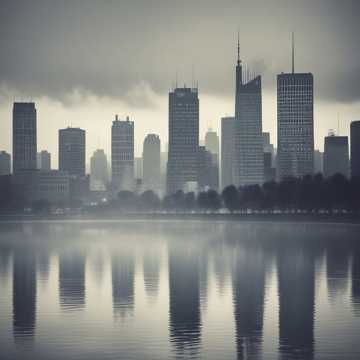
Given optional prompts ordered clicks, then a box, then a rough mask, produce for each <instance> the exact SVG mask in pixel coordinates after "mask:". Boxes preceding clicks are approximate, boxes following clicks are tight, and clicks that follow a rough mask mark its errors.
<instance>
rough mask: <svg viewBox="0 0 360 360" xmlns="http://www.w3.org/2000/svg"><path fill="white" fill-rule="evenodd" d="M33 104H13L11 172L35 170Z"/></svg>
mask: <svg viewBox="0 0 360 360" xmlns="http://www.w3.org/2000/svg"><path fill="white" fill-rule="evenodd" d="M36 144H37V143H36V108H35V103H33V102H29V103H23V102H15V103H14V106H13V152H12V155H13V172H14V173H16V172H17V171H21V170H24V169H36V152H37V150H36Z"/></svg>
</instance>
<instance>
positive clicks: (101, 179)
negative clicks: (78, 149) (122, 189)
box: [90, 149, 109, 191]
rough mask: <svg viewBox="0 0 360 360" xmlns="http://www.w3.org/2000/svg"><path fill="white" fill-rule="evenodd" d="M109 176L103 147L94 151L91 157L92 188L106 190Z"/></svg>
mask: <svg viewBox="0 0 360 360" xmlns="http://www.w3.org/2000/svg"><path fill="white" fill-rule="evenodd" d="M108 180H109V177H108V163H107V158H106V154H105V152H104V150H103V149H97V150H96V151H94V153H93V156H92V157H91V159H90V188H91V190H99V191H103V190H106V185H107V182H108Z"/></svg>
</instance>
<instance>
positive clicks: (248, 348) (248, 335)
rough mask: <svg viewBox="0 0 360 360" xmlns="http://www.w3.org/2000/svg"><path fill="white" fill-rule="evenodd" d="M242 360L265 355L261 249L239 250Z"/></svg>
mask: <svg viewBox="0 0 360 360" xmlns="http://www.w3.org/2000/svg"><path fill="white" fill-rule="evenodd" d="M232 284H233V303H234V316H235V328H236V347H237V358H238V359H247V358H248V357H249V358H251V359H257V358H260V356H261V353H260V351H261V343H262V335H263V314H264V286H265V267H264V257H263V253H262V251H261V249H260V248H251V247H249V248H241V249H236V252H235V255H234V267H233V273H232Z"/></svg>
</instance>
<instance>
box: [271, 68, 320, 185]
mask: <svg viewBox="0 0 360 360" xmlns="http://www.w3.org/2000/svg"><path fill="white" fill-rule="evenodd" d="M277 133H278V147H277V162H278V163H277V169H278V178H279V179H282V178H284V177H287V176H295V177H301V176H304V175H307V174H312V173H313V172H314V95H313V75H312V74H311V73H305V74H301V73H290V74H284V73H282V74H279V75H278V76H277Z"/></svg>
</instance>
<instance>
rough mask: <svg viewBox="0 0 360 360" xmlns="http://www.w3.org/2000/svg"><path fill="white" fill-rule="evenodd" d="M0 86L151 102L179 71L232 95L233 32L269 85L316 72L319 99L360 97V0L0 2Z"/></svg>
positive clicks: (139, 103)
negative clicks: (292, 74)
mask: <svg viewBox="0 0 360 360" xmlns="http://www.w3.org/2000/svg"><path fill="white" fill-rule="evenodd" d="M0 6H1V10H0V27H1V31H0V46H1V56H0V86H1V87H2V88H6V89H7V91H9V89H10V90H11V89H12V90H14V91H16V92H17V93H20V94H24V95H26V96H30V97H37V96H49V97H51V98H54V99H57V100H60V101H67V99H69V94H71V93H72V92H74V91H76V90H79V89H80V90H81V91H84V92H86V93H90V94H94V95H96V96H106V97H114V98H119V99H122V100H123V101H126V102H128V103H129V104H130V105H133V106H152V105H153V101H152V100H151V98H152V94H153V92H155V93H158V94H166V92H167V91H168V89H169V88H170V87H171V85H172V84H173V83H174V81H175V77H176V73H178V78H179V82H180V81H181V82H183V81H186V82H187V83H190V82H191V77H192V75H191V73H192V68H194V73H195V77H196V79H197V80H198V81H199V85H200V89H201V91H202V92H207V93H210V94H215V95H219V96H229V95H232V93H233V86H234V84H233V81H234V80H233V78H234V77H233V75H234V64H235V55H236V48H235V45H236V44H235V43H236V31H237V29H238V28H239V30H240V38H241V56H242V58H243V60H244V62H245V63H247V64H249V67H250V68H252V69H254V70H256V71H258V72H261V73H262V74H263V76H264V86H265V87H266V88H267V89H268V90H275V88H274V87H275V76H276V74H277V73H279V72H281V71H285V72H286V71H288V70H289V69H290V54H291V53H290V33H291V31H292V30H294V31H295V32H296V69H297V70H298V71H304V72H313V73H314V76H315V87H316V93H317V96H319V97H320V98H321V99H323V100H329V101H339V102H353V101H356V100H358V99H359V96H360V81H359V80H360V75H359V74H360V65H359V57H360V45H359V44H360V42H359V41H358V34H359V25H358V14H359V13H360V2H359V1H357V0H345V1H337V0H317V1H310V0H303V1H301V2H300V1H295V0H292V1H291V0H266V1H265V0H264V1H260V0H255V1H246V2H245V1H233V0H224V1H213V0H200V1H194V0H192V1H187V0H184V1H181V2H180V1H169V0H154V1H148V0H143V1H140V0H128V1H121V0H119V1H100V0H98V1H92V0H75V1H65V0H57V1H56V2H55V1H54V2H50V1H46V0H32V1H26V0H23V1H19V0H11V1H10V0H8V1H5V0H2V1H0Z"/></svg>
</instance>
